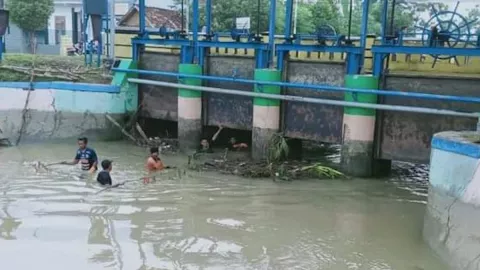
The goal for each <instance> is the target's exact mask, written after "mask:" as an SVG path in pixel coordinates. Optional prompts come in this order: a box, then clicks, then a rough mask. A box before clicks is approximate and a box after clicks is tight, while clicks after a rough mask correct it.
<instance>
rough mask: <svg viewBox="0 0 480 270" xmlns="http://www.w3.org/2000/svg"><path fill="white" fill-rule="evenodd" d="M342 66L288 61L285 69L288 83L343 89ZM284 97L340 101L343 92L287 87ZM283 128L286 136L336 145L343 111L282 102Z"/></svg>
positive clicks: (340, 108) (333, 107)
mask: <svg viewBox="0 0 480 270" xmlns="http://www.w3.org/2000/svg"><path fill="white" fill-rule="evenodd" d="M344 76H345V68H344V65H343V64H331V63H329V64H325V63H313V62H298V61H290V62H289V63H288V67H287V78H288V81H289V82H294V83H305V84H329V85H336V86H343V84H344ZM286 94H287V95H294V96H306V97H318V98H328V99H337V100H343V96H344V95H343V92H336V93H332V92H319V91H314V90H306V89H294V88H289V89H287V90H286ZM284 114H285V115H284V121H285V122H284V127H285V134H286V136H288V137H292V138H299V139H306V140H316V141H322V142H329V143H339V142H340V141H341V137H342V136H341V135H342V122H343V108H342V107H338V106H330V105H320V104H309V103H303V102H291V101H289V102H285V105H284Z"/></svg>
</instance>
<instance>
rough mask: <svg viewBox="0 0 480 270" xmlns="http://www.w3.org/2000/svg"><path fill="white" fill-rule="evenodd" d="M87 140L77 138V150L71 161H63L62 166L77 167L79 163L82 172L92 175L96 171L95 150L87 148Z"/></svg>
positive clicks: (96, 159)
mask: <svg viewBox="0 0 480 270" xmlns="http://www.w3.org/2000/svg"><path fill="white" fill-rule="evenodd" d="M87 145H88V139H87V138H86V137H81V138H78V150H77V154H76V155H75V158H74V159H73V161H71V162H68V161H64V162H62V164H64V165H77V164H78V163H80V165H81V168H82V170H83V171H88V172H90V173H94V172H95V171H96V170H97V165H98V157H97V153H96V152H95V150H93V149H91V148H88V147H87Z"/></svg>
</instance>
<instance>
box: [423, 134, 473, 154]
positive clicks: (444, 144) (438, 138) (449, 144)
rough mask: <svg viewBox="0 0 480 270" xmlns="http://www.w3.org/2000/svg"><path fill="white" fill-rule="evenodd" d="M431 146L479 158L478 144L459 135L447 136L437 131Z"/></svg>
mask: <svg viewBox="0 0 480 270" xmlns="http://www.w3.org/2000/svg"><path fill="white" fill-rule="evenodd" d="M432 148H433V149H438V150H442V151H446V152H451V153H455V154H459V155H463V156H467V157H471V158H476V159H480V145H477V144H474V143H471V142H469V141H467V140H466V139H463V140H462V138H461V137H460V136H458V137H456V138H448V137H444V136H442V133H439V134H437V135H435V136H434V137H433V139H432Z"/></svg>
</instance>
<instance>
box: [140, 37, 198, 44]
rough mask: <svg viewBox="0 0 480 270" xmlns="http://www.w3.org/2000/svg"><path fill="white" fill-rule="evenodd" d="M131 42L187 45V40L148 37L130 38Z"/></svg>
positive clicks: (188, 42)
mask: <svg viewBox="0 0 480 270" xmlns="http://www.w3.org/2000/svg"><path fill="white" fill-rule="evenodd" d="M132 44H135V45H166V46H189V45H190V41H189V40H173V39H150V38H132Z"/></svg>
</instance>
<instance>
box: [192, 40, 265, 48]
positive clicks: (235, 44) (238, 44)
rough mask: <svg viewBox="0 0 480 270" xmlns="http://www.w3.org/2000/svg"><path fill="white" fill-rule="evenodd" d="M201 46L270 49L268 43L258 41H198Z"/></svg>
mask: <svg viewBox="0 0 480 270" xmlns="http://www.w3.org/2000/svg"><path fill="white" fill-rule="evenodd" d="M197 45H198V46H199V47H204V48H229V49H230V48H231V49H255V50H257V49H260V50H268V44H263V43H258V42H249V43H247V42H234V41H218V42H215V41H199V42H198V43H197Z"/></svg>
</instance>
